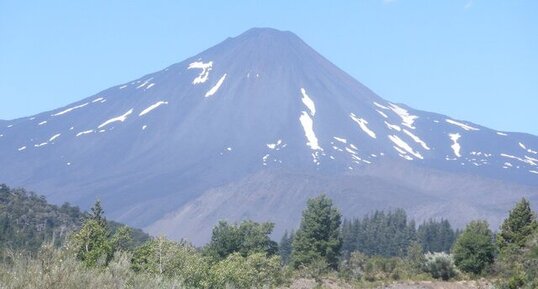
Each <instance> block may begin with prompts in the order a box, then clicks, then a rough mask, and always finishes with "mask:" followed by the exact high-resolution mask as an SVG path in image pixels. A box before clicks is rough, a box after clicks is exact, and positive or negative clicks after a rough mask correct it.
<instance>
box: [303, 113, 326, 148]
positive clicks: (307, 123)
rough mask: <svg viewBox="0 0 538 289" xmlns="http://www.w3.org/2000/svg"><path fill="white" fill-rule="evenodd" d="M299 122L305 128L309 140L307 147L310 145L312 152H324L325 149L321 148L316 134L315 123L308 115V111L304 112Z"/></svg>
mask: <svg viewBox="0 0 538 289" xmlns="http://www.w3.org/2000/svg"><path fill="white" fill-rule="evenodd" d="M299 121H300V122H301V125H302V126H303V130H304V134H305V136H306V139H307V140H308V142H307V143H306V145H308V146H309V147H310V148H311V149H312V150H321V151H322V150H323V149H322V148H321V147H320V146H319V144H318V138H317V137H316V134H315V133H314V121H313V120H312V118H311V117H310V115H308V113H307V112H306V111H303V112H302V114H301V116H300V117H299Z"/></svg>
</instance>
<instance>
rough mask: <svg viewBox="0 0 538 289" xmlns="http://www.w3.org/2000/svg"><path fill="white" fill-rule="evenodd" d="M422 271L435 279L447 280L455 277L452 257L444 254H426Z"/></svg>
mask: <svg viewBox="0 0 538 289" xmlns="http://www.w3.org/2000/svg"><path fill="white" fill-rule="evenodd" d="M424 257H425V259H426V261H425V263H424V271H426V272H427V273H430V275H431V276H432V277H433V278H435V279H442V280H445V281H446V280H449V279H450V278H452V277H454V276H456V267H455V266H454V260H453V259H452V256H451V255H449V254H446V253H427V254H426V255H424Z"/></svg>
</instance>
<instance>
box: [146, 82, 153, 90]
mask: <svg viewBox="0 0 538 289" xmlns="http://www.w3.org/2000/svg"><path fill="white" fill-rule="evenodd" d="M154 85H155V83H150V84H149V85H148V86H147V87H146V89H150V88H152V87H153V86H154Z"/></svg>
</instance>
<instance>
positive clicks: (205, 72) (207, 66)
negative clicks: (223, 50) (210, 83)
mask: <svg viewBox="0 0 538 289" xmlns="http://www.w3.org/2000/svg"><path fill="white" fill-rule="evenodd" d="M193 68H194V69H201V70H202V72H200V74H199V75H198V77H196V78H195V79H194V80H193V81H192V84H199V83H204V82H206V81H207V79H208V77H209V71H211V70H212V69H213V61H209V62H207V63H203V62H201V61H196V62H193V63H191V64H189V67H187V69H193Z"/></svg>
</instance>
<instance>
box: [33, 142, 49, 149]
mask: <svg viewBox="0 0 538 289" xmlns="http://www.w3.org/2000/svg"><path fill="white" fill-rule="evenodd" d="M44 145H47V142H42V143H40V144H35V145H34V147H36V148H38V147H42V146H44Z"/></svg>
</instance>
